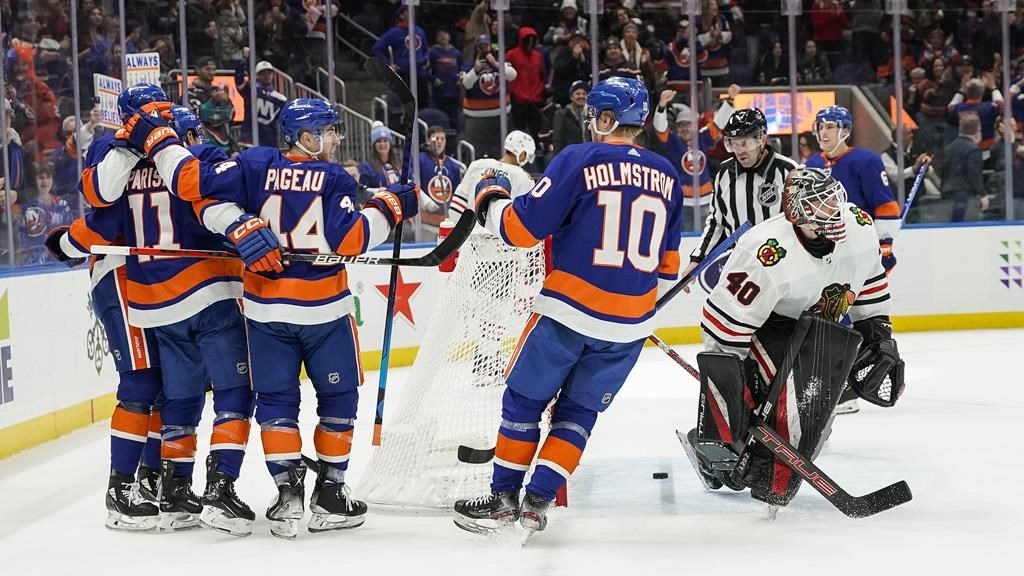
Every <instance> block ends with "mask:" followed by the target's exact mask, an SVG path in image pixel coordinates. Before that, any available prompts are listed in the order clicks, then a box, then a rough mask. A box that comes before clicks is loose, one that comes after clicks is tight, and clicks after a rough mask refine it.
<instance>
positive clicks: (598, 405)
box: [455, 78, 683, 533]
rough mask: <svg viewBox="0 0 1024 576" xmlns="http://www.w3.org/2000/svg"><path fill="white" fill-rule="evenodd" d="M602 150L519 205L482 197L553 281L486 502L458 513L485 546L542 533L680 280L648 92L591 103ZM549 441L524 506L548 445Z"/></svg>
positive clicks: (596, 97)
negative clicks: (652, 143) (508, 536)
mask: <svg viewBox="0 0 1024 576" xmlns="http://www.w3.org/2000/svg"><path fill="white" fill-rule="evenodd" d="M586 111H587V118H588V121H589V125H590V131H591V135H592V137H593V141H592V142H589V143H584V144H576V145H572V146H569V147H567V148H565V149H564V150H563V151H562V152H561V153H559V154H558V156H557V157H555V159H554V161H552V163H551V164H550V165H549V166H548V169H547V170H546V171H545V173H544V177H543V178H541V179H540V180H539V181H538V182H537V184H536V185H535V186H534V187H533V189H532V190H531V191H530V192H529V193H527V194H525V195H523V196H520V197H518V198H516V199H515V200H511V199H510V192H509V191H510V189H511V186H510V184H509V182H508V180H507V179H506V178H504V177H501V176H499V177H497V178H485V179H483V180H482V181H481V182H480V184H478V186H477V200H476V206H477V210H478V211H477V217H478V218H479V220H480V223H481V224H482V225H483V226H485V227H486V228H487V229H488V230H489V231H491V232H492V233H493V234H495V235H497V236H498V237H500V238H501V239H502V240H504V241H505V242H506V243H507V244H510V245H512V246H520V247H529V246H533V245H535V244H537V243H539V242H541V241H542V239H543V238H545V237H547V236H551V237H552V241H551V252H552V260H553V269H552V271H551V272H550V274H548V276H547V279H546V280H545V282H544V288H543V290H542V291H541V293H540V295H539V296H538V298H537V300H536V304H535V306H534V314H533V316H532V317H531V318H530V320H529V321H528V323H527V325H526V329H525V330H524V332H523V335H522V337H521V339H520V341H519V345H518V348H517V350H516V352H515V354H514V355H513V357H512V361H511V363H510V365H509V367H508V369H507V370H506V373H505V380H506V383H507V385H508V388H507V389H506V391H505V394H504V396H503V398H502V423H501V426H500V428H499V429H498V439H497V448H496V449H495V457H494V472H493V476H492V482H491V493H490V494H488V495H485V496H482V497H480V498H477V499H474V500H460V501H458V502H456V504H455V523H456V525H458V526H459V527H460V528H463V529H465V530H468V531H470V532H476V533H488V532H493V531H496V530H500V529H502V528H503V527H505V526H507V525H509V524H511V523H513V522H515V521H516V520H518V521H519V522H520V524H521V525H522V526H523V528H525V529H526V530H527V531H529V533H532V532H535V531H539V530H543V529H544V527H545V526H546V524H547V508H548V505H549V503H550V501H551V500H552V499H553V498H554V496H555V493H556V491H557V490H558V489H559V488H560V487H561V486H562V485H563V484H564V483H565V482H566V480H567V479H568V478H569V476H570V475H571V474H572V473H573V471H574V470H575V469H576V466H577V465H578V464H579V461H580V457H581V456H582V455H583V450H584V448H585V447H586V444H587V441H588V440H589V438H590V433H591V430H592V429H593V427H594V424H595V422H596V421H597V417H598V414H599V413H600V412H603V411H604V410H605V409H606V408H607V407H608V406H609V404H611V402H612V399H613V398H614V397H615V394H616V393H617V392H618V391H619V389H620V388H621V386H622V384H623V382H624V381H625V379H626V376H627V375H628V374H629V372H630V371H631V370H632V368H633V365H634V364H635V363H636V360H637V357H638V356H639V355H640V350H641V348H643V344H644V340H645V338H646V337H647V335H649V334H650V333H651V331H652V329H653V325H652V321H653V318H654V313H655V302H656V300H657V297H658V293H659V288H667V287H668V286H670V285H671V281H673V280H675V279H676V277H677V276H678V273H679V235H680V231H681V227H682V207H683V194H682V190H681V189H680V186H679V182H678V181H677V175H676V170H675V169H674V167H673V166H672V165H671V164H670V163H669V162H668V160H666V159H665V158H663V157H661V156H658V155H657V154H655V153H653V152H651V151H648V150H645V149H643V148H641V147H639V146H636V145H635V144H633V139H634V137H635V136H636V135H637V134H638V133H639V132H640V131H641V130H642V128H643V124H644V121H645V120H646V118H647V113H648V111H649V104H648V96H647V90H646V88H644V85H643V83H641V82H639V81H636V80H632V79H625V78H609V79H608V80H605V81H603V82H601V83H600V84H598V85H597V86H595V87H594V89H593V90H591V92H590V94H589V95H588V96H587V107H586ZM556 398H557V400H555V404H554V414H553V417H552V422H553V424H552V427H551V432H550V433H549V434H548V436H547V438H546V439H545V441H544V444H543V446H541V447H540V454H539V456H538V457H537V458H538V459H537V466H536V468H535V469H534V471H533V475H532V476H531V478H530V483H529V485H528V486H526V490H525V496H524V497H523V501H522V504H521V505H520V495H519V493H520V490H521V489H522V487H523V481H524V477H525V476H526V472H527V471H528V470H529V469H530V465H531V463H532V462H533V460H534V456H535V455H536V454H537V449H538V444H539V443H540V425H539V422H540V420H541V414H542V412H544V410H545V408H546V407H547V406H548V404H549V403H551V401H552V400H554V399H556Z"/></svg>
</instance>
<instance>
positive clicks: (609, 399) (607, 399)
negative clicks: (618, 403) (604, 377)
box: [601, 393, 612, 404]
mask: <svg viewBox="0 0 1024 576" xmlns="http://www.w3.org/2000/svg"><path fill="white" fill-rule="evenodd" d="M611 403H612V395H611V393H607V394H605V395H604V396H601V404H611Z"/></svg>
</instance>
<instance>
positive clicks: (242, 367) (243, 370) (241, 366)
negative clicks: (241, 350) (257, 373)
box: [235, 362, 249, 374]
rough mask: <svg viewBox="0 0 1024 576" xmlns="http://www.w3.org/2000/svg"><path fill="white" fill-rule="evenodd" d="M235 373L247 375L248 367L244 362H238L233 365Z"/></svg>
mask: <svg viewBox="0 0 1024 576" xmlns="http://www.w3.org/2000/svg"><path fill="white" fill-rule="evenodd" d="M235 371H236V372H238V373H239V374H248V373H249V365H248V364H246V363H245V362H239V363H238V364H235Z"/></svg>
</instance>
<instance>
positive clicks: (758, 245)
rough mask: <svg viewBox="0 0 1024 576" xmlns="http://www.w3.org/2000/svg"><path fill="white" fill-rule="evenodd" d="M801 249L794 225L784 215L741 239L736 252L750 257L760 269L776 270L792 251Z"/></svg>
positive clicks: (769, 221) (759, 225) (773, 218)
mask: <svg viewBox="0 0 1024 576" xmlns="http://www.w3.org/2000/svg"><path fill="white" fill-rule="evenodd" d="M799 248H800V240H799V239H797V238H796V234H795V232H794V231H793V225H792V224H790V222H789V220H786V217H785V215H784V214H776V215H775V216H772V217H771V218H769V219H767V220H765V221H764V222H762V223H760V224H758V225H757V226H754V227H753V228H751V229H750V230H749V231H747V233H746V234H744V235H743V236H742V237H740V239H739V241H738V242H737V243H736V248H735V250H736V251H738V252H742V253H745V254H747V255H748V256H750V258H752V259H753V261H755V262H757V264H758V268H766V269H776V268H778V267H780V265H781V264H782V263H783V262H785V261H786V256H788V255H789V251H790V250H796V249H799Z"/></svg>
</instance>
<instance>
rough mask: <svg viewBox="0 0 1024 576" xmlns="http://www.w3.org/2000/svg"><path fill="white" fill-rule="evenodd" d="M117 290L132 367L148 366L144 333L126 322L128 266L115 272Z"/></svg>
mask: <svg viewBox="0 0 1024 576" xmlns="http://www.w3.org/2000/svg"><path fill="white" fill-rule="evenodd" d="M115 274H116V276H114V279H115V280H116V282H115V283H116V284H117V291H118V292H119V293H120V294H121V312H122V314H123V315H124V321H125V327H126V328H127V330H128V347H129V348H131V353H132V369H134V370H142V369H143V368H149V353H148V352H147V350H146V335H145V333H144V332H143V331H142V329H141V328H139V327H137V326H132V325H131V324H129V323H128V267H127V266H121V267H120V268H118V269H117V271H116V272H115Z"/></svg>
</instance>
